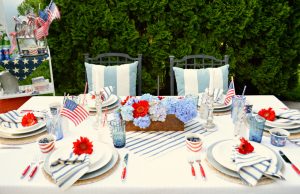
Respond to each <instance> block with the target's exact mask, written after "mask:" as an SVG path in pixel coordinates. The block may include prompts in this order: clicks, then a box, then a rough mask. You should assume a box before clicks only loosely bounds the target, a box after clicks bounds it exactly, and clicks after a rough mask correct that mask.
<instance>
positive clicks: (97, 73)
mask: <svg viewBox="0 0 300 194" xmlns="http://www.w3.org/2000/svg"><path fill="white" fill-rule="evenodd" d="M137 66H138V61H135V62H133V63H130V64H124V65H115V66H103V65H95V64H90V63H85V68H86V73H87V79H88V84H89V92H90V91H99V90H100V89H102V88H103V87H106V86H113V88H114V91H113V93H114V94H115V95H118V96H129V95H130V96H135V95H136V77H137Z"/></svg>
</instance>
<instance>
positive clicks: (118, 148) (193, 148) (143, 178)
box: [0, 87, 300, 194]
mask: <svg viewBox="0 0 300 194" xmlns="http://www.w3.org/2000/svg"><path fill="white" fill-rule="evenodd" d="M111 93H112V88H109V87H108V88H103V90H102V91H101V92H100V93H97V92H95V93H88V94H81V95H79V96H74V97H72V96H68V95H65V96H51V97H50V96H35V97H32V98H31V99H30V100H28V101H27V102H26V103H25V104H24V105H23V106H21V107H20V108H19V109H18V110H16V111H11V112H8V113H5V114H2V115H0V118H1V119H2V123H1V128H0V143H1V144H2V145H0V152H1V167H0V171H1V172H2V173H1V174H2V175H1V176H0V194H2V193H5V194H6V193H32V194H34V193H41V192H42V193H53V192H55V193H56V192H63V193H83V192H87V193H90V192H101V193H117V192H118V193H119V192H122V193H194V192H210V193H232V191H233V190H234V191H237V192H253V193H265V192H272V193H292V192H295V191H297V190H298V189H299V188H300V185H299V180H300V173H299V170H298V168H300V158H299V154H298V153H299V145H297V144H296V143H297V138H298V137H297V136H294V137H292V136H290V137H288V139H287V138H285V142H284V144H280V143H282V141H283V140H282V141H279V144H278V142H275V143H274V142H272V141H271V138H272V137H270V135H269V129H268V128H270V127H272V126H273V125H272V124H270V123H272V121H268V122H267V121H266V124H265V126H266V127H263V129H261V131H262V130H265V132H264V133H262V132H261V135H260V139H259V137H258V136H259V134H258V132H255V133H254V132H253V133H252V132H251V131H249V129H248V131H246V132H245V131H242V130H241V129H242V127H241V124H242V123H241V119H249V121H251V122H254V121H255V122H254V124H253V123H251V122H249V125H250V126H248V128H254V129H255V130H257V129H259V126H260V125H259V120H254V119H256V117H257V116H258V115H262V113H261V112H260V110H263V109H268V108H269V107H272V109H274V110H275V112H276V116H278V117H277V118H278V120H279V119H280V118H281V117H282V118H283V119H285V120H284V121H293V122H292V123H293V124H291V125H292V126H294V125H295V126H297V125H298V122H299V120H298V117H297V114H298V113H299V112H297V111H294V112H293V111H291V110H288V108H287V107H286V106H285V105H284V104H283V103H282V102H281V101H280V100H278V99H277V98H276V97H275V96H272V95H265V96H264V95H257V96H247V95H246V96H244V95H242V96H239V97H233V99H232V102H227V103H224V102H226V96H225V95H224V94H223V95H220V94H218V93H222V91H219V92H218V91H214V92H213V93H211V92H207V93H208V96H206V97H205V95H204V94H201V95H199V96H195V95H190V96H186V97H180V96H171V97H160V96H158V97H157V96H151V95H149V94H144V95H142V96H141V97H125V96H124V97H119V96H116V95H114V94H111ZM203 96H204V97H205V98H206V99H204V100H203ZM198 97H200V98H199V100H198ZM236 98H237V99H236ZM239 98H241V99H246V101H243V100H240V99H239ZM205 101H206V102H209V103H208V107H207V109H206V111H205V110H201V107H203V106H204V105H203V104H205ZM220 101H221V103H220ZM241 102H243V103H246V102H247V103H246V104H247V105H253V107H252V106H251V108H252V109H253V113H254V114H253V115H252V114H251V115H249V114H247V113H244V106H246V107H247V105H246V104H243V105H242V106H241V107H242V109H241V107H240V106H239V105H240V104H239V103H241ZM145 103H146V104H148V105H145ZM158 104H159V105H158ZM197 106H198V108H197ZM164 107H168V109H167V111H166V110H165V109H164ZM193 107H195V108H193ZM229 107H231V108H229ZM176 109H177V110H176ZM214 109H216V110H218V111H219V112H222V113H223V114H215V113H216V112H218V111H214ZM116 110H118V111H116ZM179 110H180V111H179ZM183 110H184V111H183ZM230 110H231V111H230ZM276 110H281V111H282V112H283V113H282V112H280V111H276ZM201 111H202V112H201ZM284 111H290V112H288V114H285V113H287V112H284ZM74 112H76V115H77V116H74V114H73V113H74ZM172 113H173V114H174V115H175V117H171V116H170V114H171V115H172ZM295 113H297V114H295ZM257 114H258V115H257ZM290 114H293V116H291V115H290ZM137 115H138V116H137ZM205 115H206V116H205ZM280 115H281V117H280ZM282 115H288V116H286V117H285V118H284V116H282ZM148 117H149V118H151V119H152V120H147V119H148ZM245 117H246V118H245ZM4 118H5V119H6V120H4ZM24 118H25V119H24ZM9 119H10V120H9ZM177 120H180V122H178V121H177ZM162 121H164V122H162ZM29 122H34V125H29V124H28V126H26V123H29ZM168 122H169V123H168ZM176 122H178V123H179V124H178V123H176ZM273 122H276V120H274V121H273ZM279 122H280V124H278V125H276V126H275V129H276V128H280V127H281V124H282V123H284V124H282V125H283V127H282V128H283V129H282V130H284V131H289V132H290V133H291V134H293V133H294V134H296V135H298V134H297V133H296V132H294V131H293V130H294V129H297V128H293V127H292V128H291V130H290V128H289V127H287V128H285V126H287V125H286V124H285V122H282V123H281V121H279ZM12 123H13V125H11V124H12ZM24 123H25V124H24ZM162 123H164V124H168V127H166V129H165V130H159V129H163V128H164V126H162V125H161V124H162ZM174 123H176V124H174ZM180 123H181V124H180ZM276 124H277V123H276ZM19 125H20V126H19ZM24 125H25V126H24ZM155 126H156V127H157V126H161V127H159V129H157V128H155ZM269 126H270V127H269ZM288 126H290V125H288ZM137 128H138V130H137ZM237 128H239V129H237ZM125 129H126V131H125ZM271 130H272V129H271ZM24 131H25V132H24ZM277 133H283V132H281V131H277ZM262 135H263V136H262ZM275 135H276V134H275ZM277 135H278V134H277ZM281 135H282V134H281ZM240 136H243V137H244V136H245V137H246V139H247V140H246V139H242V138H241V139H240V138H239V137H240ZM279 136H280V134H279ZM257 138H258V139H257ZM277 139H278V138H277ZM259 140H260V141H259ZM281 155H285V157H287V158H288V159H289V160H290V161H291V162H292V164H290V163H288V162H287V160H283V159H282V157H281ZM249 158H250V159H249ZM251 158H255V159H254V160H251ZM297 167H298V168H297ZM249 174H250V175H251V176H248V175H249ZM120 189H121V190H122V191H120Z"/></svg>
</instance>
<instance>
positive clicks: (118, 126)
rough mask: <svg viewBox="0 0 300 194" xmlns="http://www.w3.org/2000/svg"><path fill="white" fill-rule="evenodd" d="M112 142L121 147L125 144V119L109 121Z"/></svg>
mask: <svg viewBox="0 0 300 194" xmlns="http://www.w3.org/2000/svg"><path fill="white" fill-rule="evenodd" d="M109 125H110V127H111V134H112V139H113V144H114V146H115V147H116V148H123V147H124V146H125V145H126V132H125V121H124V120H119V119H115V120H112V121H110V122H109Z"/></svg>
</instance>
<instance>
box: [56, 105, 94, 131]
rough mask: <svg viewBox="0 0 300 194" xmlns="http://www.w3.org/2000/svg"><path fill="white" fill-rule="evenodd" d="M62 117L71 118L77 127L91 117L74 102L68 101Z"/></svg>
mask: <svg viewBox="0 0 300 194" xmlns="http://www.w3.org/2000/svg"><path fill="white" fill-rule="evenodd" d="M61 115H63V116H65V117H67V118H69V119H70V120H71V121H72V122H73V123H74V124H75V126H77V125H79V124H80V123H81V122H82V121H84V120H85V119H86V118H87V117H88V116H89V113H88V112H87V111H86V110H85V109H84V108H83V107H82V106H80V105H79V104H77V103H76V102H74V101H73V100H70V99H67V100H66V102H65V105H64V107H63V109H62V111H61Z"/></svg>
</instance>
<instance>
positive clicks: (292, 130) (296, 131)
mask: <svg viewBox="0 0 300 194" xmlns="http://www.w3.org/2000/svg"><path fill="white" fill-rule="evenodd" d="M272 128H274V127H268V126H265V128H264V130H265V131H267V132H269V130H270V129H272ZM279 128H282V129H284V128H283V127H279ZM286 130H287V131H288V132H289V133H290V134H296V133H300V128H296V129H286Z"/></svg>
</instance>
